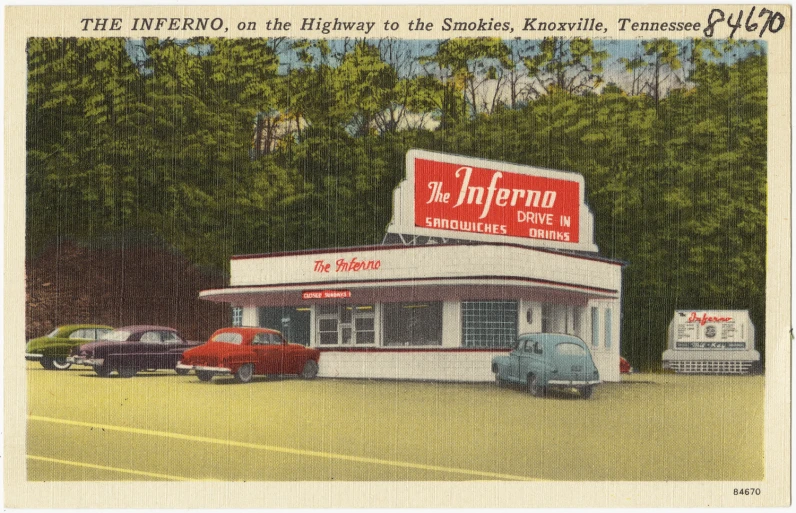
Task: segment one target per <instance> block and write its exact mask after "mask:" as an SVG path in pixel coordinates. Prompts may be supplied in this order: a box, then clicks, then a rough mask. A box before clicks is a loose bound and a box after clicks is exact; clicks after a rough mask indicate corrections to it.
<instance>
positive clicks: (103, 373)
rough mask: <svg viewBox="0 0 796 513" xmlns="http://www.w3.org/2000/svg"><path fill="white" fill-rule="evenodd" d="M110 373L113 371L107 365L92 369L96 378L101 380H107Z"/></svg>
mask: <svg viewBox="0 0 796 513" xmlns="http://www.w3.org/2000/svg"><path fill="white" fill-rule="evenodd" d="M111 371H113V369H111V368H110V367H109V366H108V365H99V366H97V367H94V372H96V373H97V376H99V377H101V378H107V377H108V376H110V375H111Z"/></svg>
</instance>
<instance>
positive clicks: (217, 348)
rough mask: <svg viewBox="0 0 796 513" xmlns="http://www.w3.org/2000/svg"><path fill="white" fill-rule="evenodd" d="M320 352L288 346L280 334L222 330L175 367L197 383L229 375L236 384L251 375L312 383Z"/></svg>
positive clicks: (248, 329) (234, 329)
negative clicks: (191, 374) (193, 375)
mask: <svg viewBox="0 0 796 513" xmlns="http://www.w3.org/2000/svg"><path fill="white" fill-rule="evenodd" d="M320 357H321V353H320V351H318V350H317V349H311V348H307V347H304V346H302V345H299V344H291V343H289V342H288V341H287V340H285V338H284V337H283V336H282V334H281V333H279V332H278V331H275V330H271V329H267V328H222V329H220V330H218V331H216V332H215V333H213V336H211V337H210V340H208V341H207V343H206V344H203V345H201V346H199V347H195V348H193V349H189V350H188V351H185V353H183V355H182V360H181V361H180V363H179V364H177V367H176V368H177V369H178V370H181V371H185V372H187V371H191V370H193V371H194V372H196V375H197V376H198V377H199V379H200V380H201V381H210V380H211V379H213V376H215V375H223V374H232V375H233V376H234V377H235V380H236V381H237V382H239V383H248V382H249V381H251V379H252V376H254V375H283V374H297V375H299V376H301V377H302V378H304V379H312V378H314V377H315V376H316V375H317V374H318V359H319V358H320Z"/></svg>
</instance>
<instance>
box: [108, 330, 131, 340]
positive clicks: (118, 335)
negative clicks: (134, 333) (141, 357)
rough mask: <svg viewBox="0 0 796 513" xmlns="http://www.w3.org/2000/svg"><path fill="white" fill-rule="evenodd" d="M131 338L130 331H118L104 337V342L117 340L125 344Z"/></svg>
mask: <svg viewBox="0 0 796 513" xmlns="http://www.w3.org/2000/svg"><path fill="white" fill-rule="evenodd" d="M129 336H130V332H129V331H124V330H118V331H111V332H110V333H108V334H107V335H103V337H102V338H103V339H104V340H116V341H118V342H124V341H125V340H127V338H128V337H129Z"/></svg>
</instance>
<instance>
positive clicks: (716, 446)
mask: <svg viewBox="0 0 796 513" xmlns="http://www.w3.org/2000/svg"><path fill="white" fill-rule="evenodd" d="M27 378H28V379H27V384H28V412H29V414H28V424H27V426H28V432H27V472H28V480H30V481H81V480H87V481H103V480H106V481H122V480H146V481H152V480H191V481H193V480H220V481H386V480H389V481H434V480H442V481H457V480H506V481H508V480H587V481H593V480H599V481H603V480H621V481H638V480H641V481H647V480H654V481H661V480H677V481H688V480H739V481H755V480H760V479H762V478H763V463H764V458H763V386H764V377H762V376H682V375H672V374H636V375H632V376H627V377H625V380H624V382H622V383H604V384H602V385H600V386H599V387H598V388H597V389H596V391H595V393H594V396H593V397H592V398H591V399H589V400H583V399H580V398H578V396H577V395H575V394H567V393H555V394H551V395H550V396H548V397H546V398H534V397H531V396H530V395H528V394H526V393H525V392H524V391H522V390H520V389H512V388H497V387H496V386H495V385H494V384H491V383H490V384H461V383H422V382H397V381H367V380H331V379H316V380H313V381H303V380H300V379H294V378H290V379H283V380H278V379H263V378H259V379H258V378H255V380H254V381H253V382H252V383H250V384H246V385H241V384H237V383H235V382H234V381H233V380H232V379H230V378H216V379H215V380H214V381H213V382H212V383H202V382H200V381H199V380H198V379H197V378H196V377H195V376H193V375H191V376H177V375H176V374H175V373H174V372H171V371H159V372H153V373H142V374H139V375H138V376H136V377H134V378H130V379H123V378H118V377H115V376H114V377H111V378H100V377H97V376H96V375H94V373H93V371H91V370H90V369H87V368H76V367H73V368H72V369H70V370H68V371H46V370H44V369H42V368H41V367H40V366H39V365H38V364H37V363H29V364H28V371H27Z"/></svg>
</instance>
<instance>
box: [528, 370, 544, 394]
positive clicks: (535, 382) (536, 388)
mask: <svg viewBox="0 0 796 513" xmlns="http://www.w3.org/2000/svg"><path fill="white" fill-rule="evenodd" d="M528 393H529V394H531V395H532V396H534V397H543V396H544V394H545V389H544V387H543V386H541V385H539V378H537V377H536V375H535V374H531V375H530V376H528Z"/></svg>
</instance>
